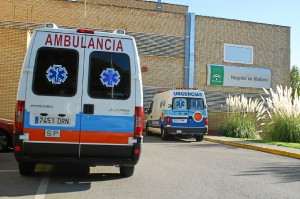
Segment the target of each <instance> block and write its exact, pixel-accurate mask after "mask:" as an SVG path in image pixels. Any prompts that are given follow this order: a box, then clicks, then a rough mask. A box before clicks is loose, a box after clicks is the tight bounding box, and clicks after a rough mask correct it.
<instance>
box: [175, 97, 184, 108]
mask: <svg viewBox="0 0 300 199" xmlns="http://www.w3.org/2000/svg"><path fill="white" fill-rule="evenodd" d="M176 106H177V107H179V108H183V107H185V101H183V100H182V99H180V100H178V101H177V102H176Z"/></svg>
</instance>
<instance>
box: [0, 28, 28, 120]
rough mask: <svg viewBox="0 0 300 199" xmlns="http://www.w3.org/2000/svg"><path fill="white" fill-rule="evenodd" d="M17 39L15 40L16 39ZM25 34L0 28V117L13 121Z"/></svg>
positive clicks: (24, 47) (24, 46) (16, 30)
mask: <svg viewBox="0 0 300 199" xmlns="http://www.w3.org/2000/svg"><path fill="white" fill-rule="evenodd" d="M16 38H17V39H16ZM26 40H27V32H26V31H24V30H18V29H9V28H0V70H1V72H0V117H1V118H7V119H13V117H14V111H15V104H16V96H17V85H18V82H19V77H20V70H21V66H22V63H23V59H24V55H25V52H26Z"/></svg>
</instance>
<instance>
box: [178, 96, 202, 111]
mask: <svg viewBox="0 0 300 199" xmlns="http://www.w3.org/2000/svg"><path fill="white" fill-rule="evenodd" d="M172 109H173V110H187V109H189V110H203V109H204V100H203V99H202V98H183V97H175V98H173V105H172Z"/></svg>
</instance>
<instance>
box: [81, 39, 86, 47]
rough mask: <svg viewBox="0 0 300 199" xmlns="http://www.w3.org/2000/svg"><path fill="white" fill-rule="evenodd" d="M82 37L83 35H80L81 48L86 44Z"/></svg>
mask: <svg viewBox="0 0 300 199" xmlns="http://www.w3.org/2000/svg"><path fill="white" fill-rule="evenodd" d="M83 39H84V38H83V37H81V48H86V46H85V45H84V40H83Z"/></svg>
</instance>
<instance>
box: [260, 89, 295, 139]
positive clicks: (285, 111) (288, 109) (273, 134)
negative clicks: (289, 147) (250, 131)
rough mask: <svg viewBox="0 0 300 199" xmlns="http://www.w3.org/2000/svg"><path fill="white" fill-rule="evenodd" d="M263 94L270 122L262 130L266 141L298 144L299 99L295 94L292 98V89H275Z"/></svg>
mask: <svg viewBox="0 0 300 199" xmlns="http://www.w3.org/2000/svg"><path fill="white" fill-rule="evenodd" d="M264 91H265V93H266V94H268V95H269V97H268V98H266V100H265V101H266V104H267V107H268V110H267V115H268V117H269V118H270V119H271V122H270V123H269V124H268V125H266V128H264V131H265V134H266V135H268V139H269V140H272V141H280V142H298V143H300V97H299V96H298V95H297V92H295V95H294V97H293V95H292V88H287V87H285V88H283V87H282V86H277V87H276V92H274V91H273V90H272V89H270V91H269V92H268V91H267V90H266V89H264Z"/></svg>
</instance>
